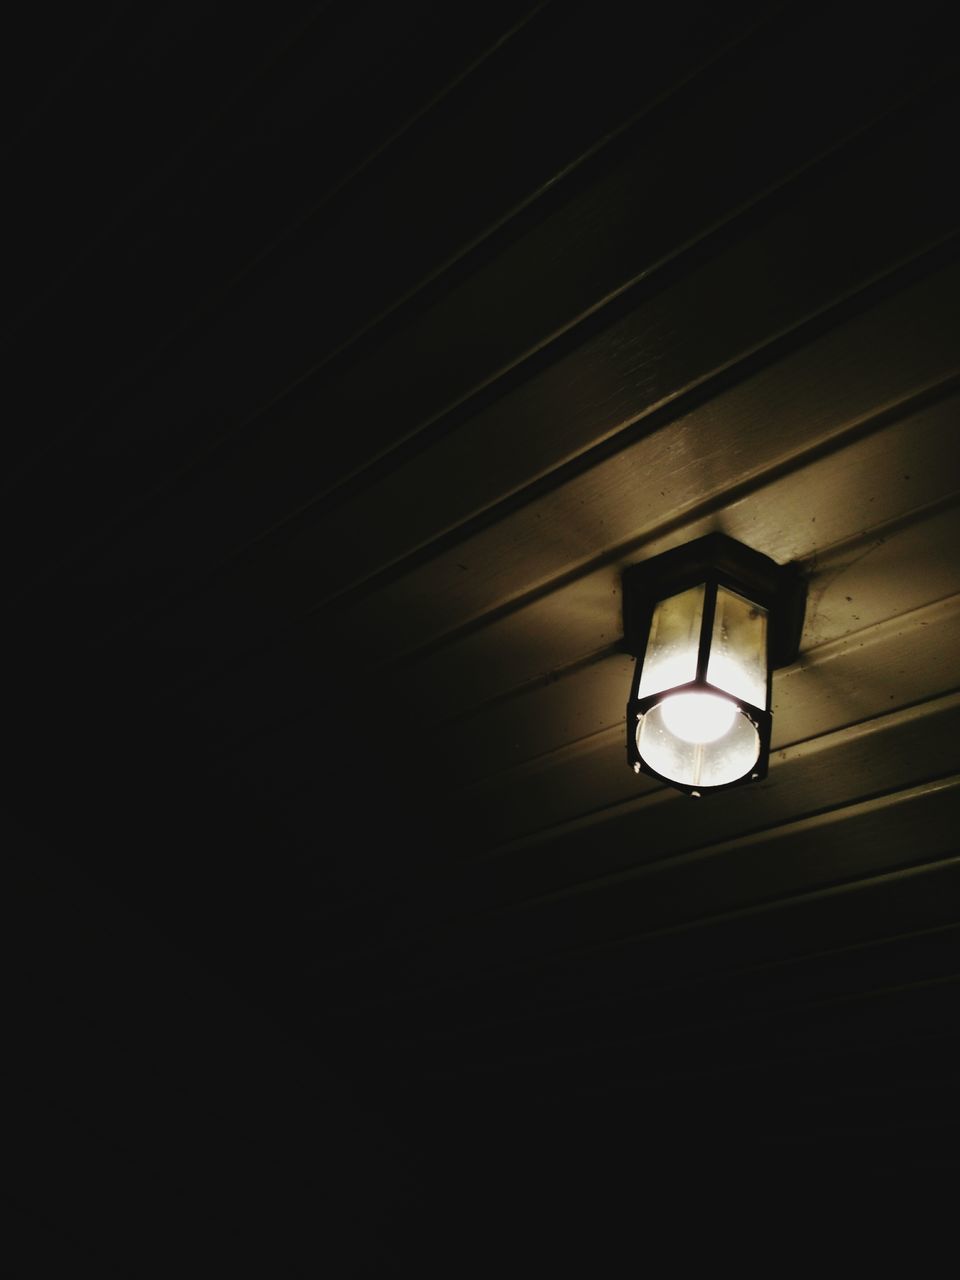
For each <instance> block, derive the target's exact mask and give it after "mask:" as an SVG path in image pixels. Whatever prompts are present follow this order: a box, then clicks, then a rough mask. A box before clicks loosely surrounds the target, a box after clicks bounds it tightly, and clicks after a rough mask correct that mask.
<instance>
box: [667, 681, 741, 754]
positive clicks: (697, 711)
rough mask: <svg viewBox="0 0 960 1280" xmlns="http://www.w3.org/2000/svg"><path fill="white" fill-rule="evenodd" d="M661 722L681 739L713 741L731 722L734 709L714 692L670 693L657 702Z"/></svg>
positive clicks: (731, 704)
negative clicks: (660, 701)
mask: <svg viewBox="0 0 960 1280" xmlns="http://www.w3.org/2000/svg"><path fill="white" fill-rule="evenodd" d="M660 710H661V713H662V715H663V723H664V725H665V726H666V727H667V729H669V730H670V732H671V733H672V734H674V735H675V736H676V737H677V738H681V739H682V740H683V741H684V742H694V743H703V742H716V740H717V739H718V738H722V737H723V735H724V734H725V733H727V732H728V731H729V729H730V728H731V726H732V725H733V721H734V718H735V716H736V714H737V708H736V705H735V704H734V703H732V702H731V701H730V700H729V699H728V698H721V697H718V696H717V694H715V693H674V694H672V695H671V696H670V697H669V698H664V700H663V702H662V703H661V704H660Z"/></svg>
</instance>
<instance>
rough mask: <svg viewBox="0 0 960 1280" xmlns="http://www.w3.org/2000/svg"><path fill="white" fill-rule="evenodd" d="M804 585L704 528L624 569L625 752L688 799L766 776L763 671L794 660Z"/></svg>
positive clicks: (788, 568) (766, 680)
mask: <svg viewBox="0 0 960 1280" xmlns="http://www.w3.org/2000/svg"><path fill="white" fill-rule="evenodd" d="M805 595H806V592H805V586H804V583H803V580H802V579H801V577H800V574H799V571H798V568H797V566H796V565H795V564H787V565H780V564H777V563H776V561H774V560H771V559H770V557H769V556H765V555H763V554H762V553H761V552H759V551H755V550H753V549H752V548H751V547H747V546H744V544H743V543H740V542H736V541H735V540H734V539H733V538H728V537H727V536H726V535H725V534H721V533H712V534H707V535H706V537H703V538H698V539H696V541H694V542H689V543H687V544H686V545H684V546H681V547H675V548H674V549H673V550H671V551H667V552H665V553H664V554H663V555H660V556H656V557H655V558H654V559H652V560H647V561H643V562H641V563H640V564H635V565H632V566H631V567H630V568H629V569H627V570H626V571H625V573H624V575H623V611H624V644H625V647H626V649H627V651H628V652H629V653H631V654H633V656H634V657H635V658H636V659H637V665H636V671H635V673H634V677H633V683H632V685H631V689H630V699H629V701H628V703H627V759H628V761H629V763H630V764H631V765H632V766H633V768H634V770H635V771H636V772H637V773H641V772H642V773H647V774H650V775H651V776H652V777H655V778H659V779H660V780H661V781H663V782H667V783H669V784H670V785H671V786H673V787H676V788H677V789H678V790H680V791H683V792H685V793H686V794H687V795H692V796H699V795H703V794H705V793H707V792H712V791H718V790H722V789H726V788H729V787H735V786H740V785H742V784H744V783H747V782H753V781H756V780H758V779H760V778H763V777H765V776H766V772H767V762H768V759H769V755H770V728H771V712H770V673H771V671H772V670H773V669H774V668H776V667H782V666H785V665H786V664H787V663H789V662H792V661H793V660H794V658H795V657H796V656H797V652H798V649H799V644H800V631H801V628H802V625H803V609H804V601H805Z"/></svg>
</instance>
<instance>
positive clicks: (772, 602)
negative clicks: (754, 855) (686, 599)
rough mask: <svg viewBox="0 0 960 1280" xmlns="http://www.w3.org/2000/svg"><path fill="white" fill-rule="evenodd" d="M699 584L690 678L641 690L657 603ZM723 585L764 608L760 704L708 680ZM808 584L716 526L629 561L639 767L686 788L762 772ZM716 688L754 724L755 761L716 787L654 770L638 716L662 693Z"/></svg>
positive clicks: (794, 569) (633, 737) (627, 605)
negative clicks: (777, 690) (774, 685)
mask: <svg viewBox="0 0 960 1280" xmlns="http://www.w3.org/2000/svg"><path fill="white" fill-rule="evenodd" d="M700 585H705V588H706V590H705V595H704V604H703V614H702V618H701V623H700V637H699V646H698V653H697V670H696V676H695V678H694V679H693V680H692V681H689V682H687V683H685V684H682V685H677V686H675V687H673V688H668V689H662V690H660V691H658V692H656V693H653V694H647V695H646V696H645V697H643V698H641V697H640V696H639V693H638V691H639V688H640V680H641V676H642V673H643V664H644V656H645V654H646V650H647V640H648V637H649V634H650V627H651V624H652V622H653V615H654V610H655V609H656V606H657V604H658V603H659V602H660V601H662V600H666V599H667V598H669V597H670V596H674V595H676V594H678V593H679V592H681V591H685V590H688V589H689V588H691V587H697V586H700ZM719 587H727V588H729V589H730V590H731V591H734V592H736V593H737V594H738V595H740V596H743V597H745V598H746V599H747V600H749V601H750V602H751V603H753V604H756V605H759V606H760V607H761V608H763V609H765V610H766V611H767V654H766V658H767V673H766V706H765V707H758V706H755V705H753V704H752V703H750V702H747V701H745V700H743V699H742V698H735V697H733V696H732V695H731V694H730V692H729V691H728V690H725V689H719V688H716V687H714V686H713V685H711V684H709V683H708V682H707V678H706V677H707V664H708V662H709V658H710V648H711V644H712V640H713V630H714V618H715V612H716V602H717V590H718V588H719ZM805 603H806V584H805V583H804V581H803V579H802V577H801V576H800V571H799V566H798V565H796V564H795V563H790V564H784V565H781V564H777V562H776V561H775V560H772V559H771V558H770V557H769V556H766V555H763V554H762V553H761V552H759V551H755V550H753V549H752V548H751V547H748V546H745V545H744V544H743V543H742V542H737V541H735V539H733V538H730V537H728V536H727V535H726V534H722V533H711V534H707V535H706V536H705V537H702V538H697V539H696V540H695V541H694V542H689V543H686V544H685V545H683V546H680V547H675V548H673V549H672V550H670V551H667V552H665V553H664V554H662V555H659V556H655V557H654V558H653V559H651V560H647V561H642V562H641V563H639V564H635V565H631V567H630V568H628V569H627V570H625V572H624V574H623V629H624V647H625V649H626V651H627V652H628V653H630V654H632V655H633V656H634V657H635V658H636V659H637V664H636V668H635V670H634V675H633V681H632V684H631V687H630V698H629V701H628V703H627V760H628V762H629V764H630V766H631V767H632V768H633V769H634V770H636V771H637V772H643V773H646V774H649V775H650V776H651V777H654V778H658V779H659V780H660V781H661V782H666V783H667V784H668V785H669V786H671V787H676V788H677V789H678V790H680V791H683V792H685V793H686V794H688V795H694V796H699V795H701V794H705V793H709V792H714V791H728V790H730V789H731V788H732V787H739V786H743V785H744V784H746V783H748V782H753V781H756V780H758V779H761V778H764V777H765V776H766V773H767V766H768V762H769V757H770V732H771V723H772V713H771V710H770V697H771V680H772V673H773V671H774V670H775V669H776V668H777V667H783V666H786V665H787V664H788V663H790V662H793V661H794V659H795V658H796V656H797V653H798V652H799V647H800V633H801V630H802V627H803V614H804V606H805ZM687 692H705V693H717V694H720V695H721V696H722V697H724V698H727V699H728V700H730V701H732V702H734V703H735V705H736V706H737V708H738V709H739V710H740V711H741V712H743V714H744V715H746V716H747V717H748V719H749V720H750V721H751V722H752V723H753V725H754V727H755V729H756V731H757V734H758V736H759V739H760V752H759V755H758V757H757V760H756V763H755V764H754V765H753V766H752V767H751V768H750V769H749V770H748V771H747V772H746V773H745V774H744V775H743V776H742V777H739V778H736V779H734V780H733V781H732V782H727V783H723V784H721V785H718V786H687V785H685V784H683V783H680V782H677V781H676V780H675V779H673V778H668V777H665V776H664V775H663V774H661V773H658V772H657V770H656V769H654V768H653V767H652V766H651V765H650V764H649V763H648V762H647V761H646V760H644V759H643V757H642V756H641V755H640V750H639V747H638V744H637V729H638V725H639V723H640V720H641V719H642V717H643V716H644V715H645V714H646V713H647V712H648V711H649V710H651V708H652V707H654V706H655V705H657V704H658V703H660V702H662V701H663V700H664V699H665V698H667V697H670V696H672V695H674V694H678V693H687Z"/></svg>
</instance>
